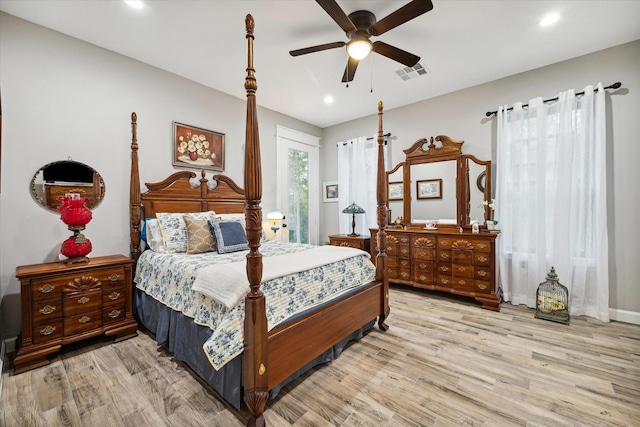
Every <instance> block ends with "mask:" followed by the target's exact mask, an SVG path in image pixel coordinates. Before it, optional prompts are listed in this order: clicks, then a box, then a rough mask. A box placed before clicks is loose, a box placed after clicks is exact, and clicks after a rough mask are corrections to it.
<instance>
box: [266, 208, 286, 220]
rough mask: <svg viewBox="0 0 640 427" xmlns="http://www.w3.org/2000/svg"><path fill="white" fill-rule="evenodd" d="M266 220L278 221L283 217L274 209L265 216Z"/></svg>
mask: <svg viewBox="0 0 640 427" xmlns="http://www.w3.org/2000/svg"><path fill="white" fill-rule="evenodd" d="M267 219H268V220H271V221H279V220H282V219H284V215H282V212H280V211H279V210H278V209H274V210H272V211H271V212H269V213H268V214H267Z"/></svg>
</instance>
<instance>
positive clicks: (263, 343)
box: [242, 15, 269, 426]
mask: <svg viewBox="0 0 640 427" xmlns="http://www.w3.org/2000/svg"><path fill="white" fill-rule="evenodd" d="M245 26H246V30H247V36H246V38H247V62H248V65H247V77H246V79H245V83H244V87H245V89H246V91H247V123H246V135H245V138H246V139H245V157H244V191H245V199H246V204H245V211H244V212H245V218H246V226H247V240H248V242H249V254H247V279H248V280H249V287H250V290H249V292H248V293H247V296H246V297H245V300H244V304H245V316H244V355H243V359H242V385H243V387H244V401H245V403H246V404H247V407H248V408H249V412H250V413H251V419H250V420H249V422H248V425H249V426H264V416H263V412H264V408H265V405H266V403H267V399H268V397H269V389H268V381H267V379H268V370H267V354H268V353H267V350H268V348H267V345H268V341H267V314H266V304H265V297H264V294H263V293H262V291H260V282H261V281H262V254H261V253H260V251H259V250H258V249H259V247H260V237H261V235H262V208H261V207H260V201H261V198H262V171H261V162H260V137H259V132H258V118H257V111H256V108H257V107H256V90H257V89H258V85H257V82H256V78H255V69H254V68H253V40H254V36H253V30H254V27H255V22H254V20H253V17H252V16H251V15H247V17H246V19H245Z"/></svg>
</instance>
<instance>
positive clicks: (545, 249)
mask: <svg viewBox="0 0 640 427" xmlns="http://www.w3.org/2000/svg"><path fill="white" fill-rule="evenodd" d="M605 139H606V127H605V97H604V89H603V87H602V84H598V85H597V90H595V91H594V88H593V87H592V86H588V87H586V88H585V89H584V95H583V96H580V97H578V96H576V95H575V92H574V91H573V90H569V91H567V92H563V93H560V94H559V95H558V101H557V102H554V103H553V104H549V103H545V102H544V101H543V100H542V98H536V99H532V100H530V101H529V106H528V108H527V109H525V108H523V106H522V104H516V105H514V106H513V109H512V110H511V111H508V110H507V108H506V107H500V108H499V109H498V127H497V148H498V154H497V163H498V167H497V191H496V196H495V199H496V202H495V204H496V215H495V219H496V220H498V221H499V228H500V229H501V235H500V238H499V240H498V242H499V243H498V257H499V276H500V280H501V283H502V288H503V292H504V297H505V300H506V301H511V302H512V303H513V304H526V305H527V306H529V307H535V305H536V290H537V288H538V285H539V284H540V283H541V282H543V281H545V277H546V275H547V273H548V272H549V270H550V269H551V267H552V266H553V267H555V270H556V273H557V274H558V278H559V281H560V283H561V284H563V285H565V286H566V287H567V288H568V291H569V313H570V314H571V315H587V316H591V317H595V318H597V319H599V320H601V321H604V322H608V321H609V273H608V240H607V208H606V171H605V165H606V159H605V155H606V151H605Z"/></svg>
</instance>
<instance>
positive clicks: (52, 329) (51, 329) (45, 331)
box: [40, 326, 56, 335]
mask: <svg viewBox="0 0 640 427" xmlns="http://www.w3.org/2000/svg"><path fill="white" fill-rule="evenodd" d="M55 331H56V327H55V326H47V327H45V328H42V329H40V335H51V334H52V333H54V332H55Z"/></svg>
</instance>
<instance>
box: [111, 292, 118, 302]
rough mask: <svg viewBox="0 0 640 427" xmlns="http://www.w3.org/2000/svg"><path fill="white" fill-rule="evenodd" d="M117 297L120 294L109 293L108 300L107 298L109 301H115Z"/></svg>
mask: <svg viewBox="0 0 640 427" xmlns="http://www.w3.org/2000/svg"><path fill="white" fill-rule="evenodd" d="M119 296H120V292H111V293H110V294H109V296H108V298H109V299H110V300H111V301H114V300H117V299H118V297H119Z"/></svg>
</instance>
